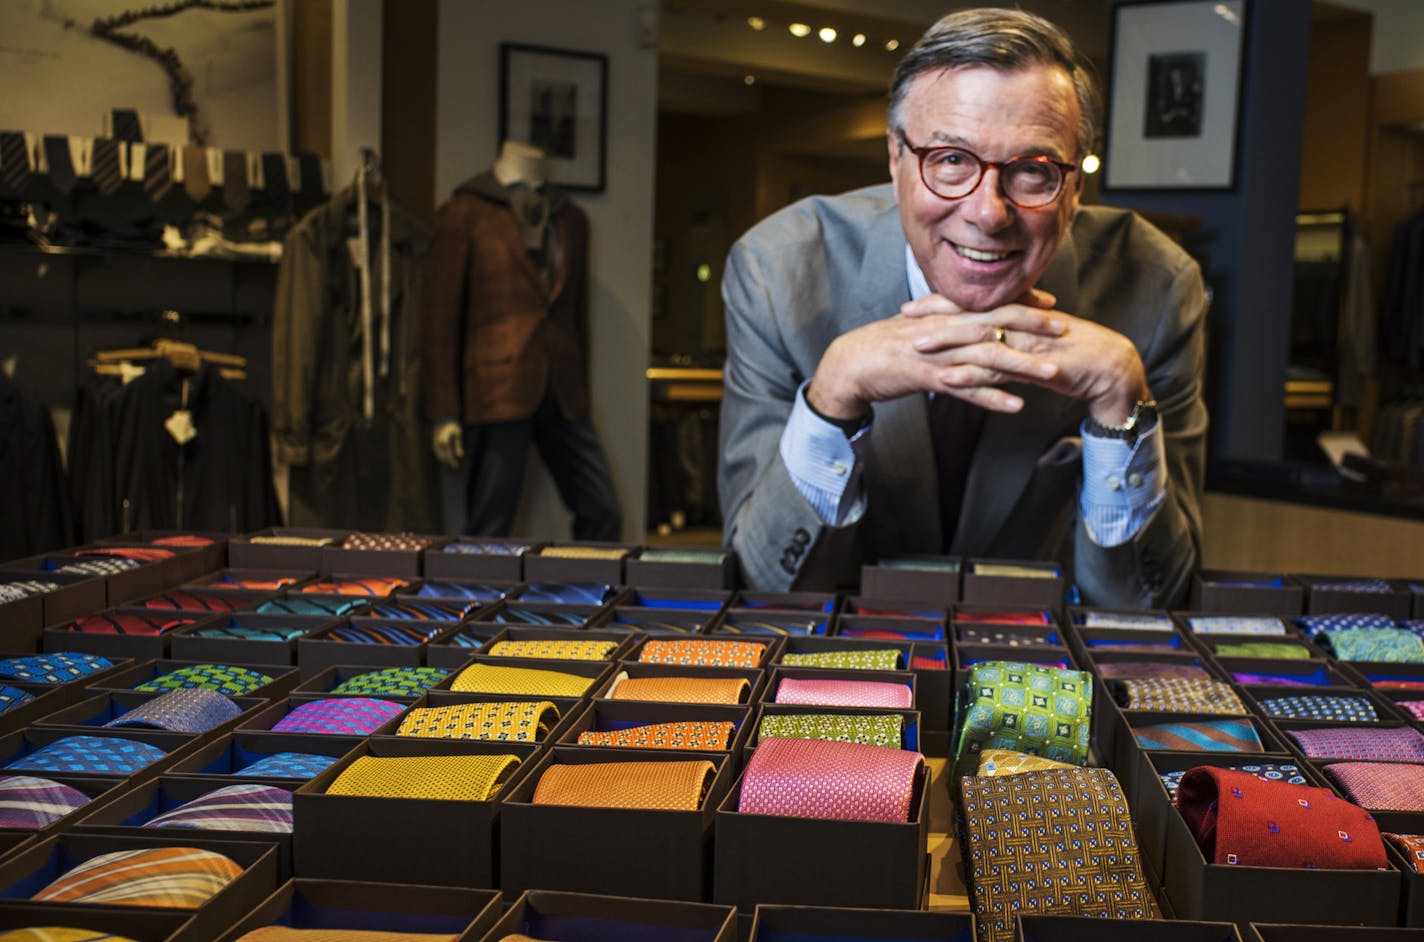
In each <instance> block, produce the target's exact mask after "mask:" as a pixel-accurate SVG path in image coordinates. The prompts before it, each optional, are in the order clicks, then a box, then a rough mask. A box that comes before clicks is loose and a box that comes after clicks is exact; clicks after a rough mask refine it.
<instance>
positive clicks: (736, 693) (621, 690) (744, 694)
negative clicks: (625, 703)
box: [608, 677, 752, 703]
mask: <svg viewBox="0 0 1424 942" xmlns="http://www.w3.org/2000/svg"><path fill="white" fill-rule="evenodd" d="M751 689H752V688H751V684H750V683H749V682H748V681H747V679H746V678H745V677H625V678H623V679H622V680H619V681H616V682H615V683H614V684H613V687H612V688H611V689H610V690H609V691H608V699H610V700H653V701H657V702H660V703H745V702H746V701H747V698H748V697H749V696H751Z"/></svg>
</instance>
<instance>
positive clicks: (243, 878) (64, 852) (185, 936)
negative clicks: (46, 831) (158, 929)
mask: <svg viewBox="0 0 1424 942" xmlns="http://www.w3.org/2000/svg"><path fill="white" fill-rule="evenodd" d="M175 846H179V847H196V848H199V849H201V850H208V851H212V852H214V853H218V854H222V855H223V856H225V857H227V858H229V859H230V860H232V861H233V862H234V863H236V864H237V865H238V866H240V867H242V874H241V875H240V876H238V877H237V878H236V879H234V880H233V881H232V882H231V883H229V884H228V885H227V886H225V887H223V888H222V889H221V890H219V891H218V892H217V893H216V894H214V895H213V896H212V897H211V898H210V899H209V900H208V901H207V903H205V904H204V905H203V906H201V907H200V908H198V909H194V910H182V913H183V914H184V916H186V917H189V921H188V922H187V923H186V925H183V926H182V928H181V929H180V930H177V931H176V932H175V934H174V935H172V936H170V937H169V942H178V940H182V942H199V940H205V939H211V938H213V937H214V936H216V935H217V934H218V933H219V932H222V931H225V930H226V929H227V928H228V927H229V926H231V925H232V924H233V923H234V922H236V921H237V920H238V919H240V918H241V917H242V916H244V915H245V914H246V913H247V912H248V911H250V910H251V909H252V908H253V907H254V906H256V905H257V904H258V903H260V902H261V901H262V900H263V899H266V898H267V897H268V896H270V895H271V894H272V891H273V890H275V889H276V888H277V882H278V881H277V852H276V848H275V847H274V846H273V845H271V844H261V843H256V842H244V841H230V840H214V839H212V838H209V837H199V836H197V835H192V834H179V835H166V834H158V835H153V836H150V835H127V834H125V835H107V834H106V835H99V834H77V833H71V834H59V835H55V836H54V837H50V838H47V839H45V840H43V841H39V842H37V843H35V844H33V845H31V846H29V847H27V848H25V849H24V850H22V851H20V852H19V853H17V854H15V855H13V856H10V857H8V858H6V859H5V860H4V861H0V888H3V889H0V899H4V900H17V901H18V900H26V901H28V900H29V898H30V897H31V896H33V895H34V894H35V893H38V892H39V891H40V890H42V889H44V888H45V887H46V886H48V885H49V884H50V883H53V882H54V881H55V880H57V879H59V878H60V877H62V876H63V875H64V874H65V873H67V872H68V871H69V870H72V869H73V868H74V867H76V866H78V865H79V864H81V863H83V862H84V861H86V860H89V859H90V858H93V857H97V856H99V855H101V854H107V853H112V852H115V851H122V850H142V849H146V848H154V847H175ZM29 905H32V906H34V907H35V909H34V910H32V912H33V913H35V914H38V915H39V917H40V919H41V920H43V921H41V922H40V923H39V924H40V925H50V926H53V925H67V924H68V923H67V922H66V921H65V917H66V916H67V915H68V914H69V913H70V912H71V910H73V911H76V912H79V911H83V910H88V909H93V910H96V911H97V910H102V909H110V910H112V909H113V908H117V909H119V910H132V909H134V907H123V906H120V907H112V908H111V907H99V906H93V907H90V906H85V905H82V904H74V903H40V902H34V903H30V904H29ZM144 909H145V910H146V912H148V913H150V914H152V913H155V912H158V913H163V914H164V915H166V914H167V913H168V912H172V911H171V910H155V909H149V908H147V907H145V908H144ZM33 924H34V923H31V925H33ZM103 928H104V929H105V930H106V931H116V930H115V927H114V924H113V923H109V924H107V925H104V926H103Z"/></svg>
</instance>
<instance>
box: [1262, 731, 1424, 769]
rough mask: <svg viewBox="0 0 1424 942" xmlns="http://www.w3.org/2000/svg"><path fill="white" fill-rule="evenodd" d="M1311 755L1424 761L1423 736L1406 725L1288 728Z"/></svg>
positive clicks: (1291, 735)
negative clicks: (1384, 727)
mask: <svg viewBox="0 0 1424 942" xmlns="http://www.w3.org/2000/svg"><path fill="white" fill-rule="evenodd" d="M1285 732H1286V734H1287V735H1289V736H1290V737H1291V738H1292V739H1294V740H1295V741H1296V744H1297V745H1299V746H1300V750H1301V752H1303V753H1305V754H1306V755H1307V756H1309V757H1310V758H1312V759H1315V758H1326V759H1358V760H1362V761H1369V760H1372V759H1378V760H1385V761H1398V762H1421V761H1424V736H1421V735H1419V732H1418V731H1417V730H1414V729H1411V728H1409V727H1407V726H1400V727H1389V728H1386V729H1371V728H1369V727H1359V726H1340V727H1328V728H1323V729H1288V730H1286V731H1285Z"/></svg>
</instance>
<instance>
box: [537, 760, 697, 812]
mask: <svg viewBox="0 0 1424 942" xmlns="http://www.w3.org/2000/svg"><path fill="white" fill-rule="evenodd" d="M716 773H717V767H716V766H714V765H713V764H712V763H711V762H707V761H706V760H693V761H688V762H590V763H587V764H574V763H564V764H558V765H551V766H549V767H548V768H547V769H546V770H545V771H544V774H543V775H541V776H540V777H539V784H538V785H537V786H536V787H535V789H534V798H533V803H534V804H536V805H579V806H581V807H586V808H647V809H654V810H659V811H696V810H697V809H698V808H700V807H702V800H703V799H704V798H706V797H707V789H708V788H710V787H711V785H712V778H713V776H715V775H716Z"/></svg>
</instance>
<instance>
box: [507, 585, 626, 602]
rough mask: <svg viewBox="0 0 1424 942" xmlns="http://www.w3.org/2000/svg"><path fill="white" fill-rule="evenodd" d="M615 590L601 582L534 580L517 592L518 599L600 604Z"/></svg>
mask: <svg viewBox="0 0 1424 942" xmlns="http://www.w3.org/2000/svg"><path fill="white" fill-rule="evenodd" d="M615 591H616V590H615V589H614V588H613V586H611V585H608V584H607V583H603V582H535V583H532V584H530V585H529V586H528V587H527V588H525V590H524V591H523V592H520V593H519V601H521V602H559V603H562V604H565V605H602V604H603V602H604V600H605V599H607V598H608V597H609V596H611V595H613V593H614V592H615Z"/></svg>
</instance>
